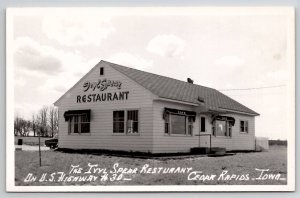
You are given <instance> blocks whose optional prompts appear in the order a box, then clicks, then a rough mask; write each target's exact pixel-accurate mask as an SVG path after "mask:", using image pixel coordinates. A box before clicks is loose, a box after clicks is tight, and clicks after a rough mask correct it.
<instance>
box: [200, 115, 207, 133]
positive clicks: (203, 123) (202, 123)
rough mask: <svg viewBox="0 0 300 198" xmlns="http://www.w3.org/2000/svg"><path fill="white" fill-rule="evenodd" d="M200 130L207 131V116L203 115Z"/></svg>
mask: <svg viewBox="0 0 300 198" xmlns="http://www.w3.org/2000/svg"><path fill="white" fill-rule="evenodd" d="M200 131H201V132H205V131H206V127H205V117H201V119H200Z"/></svg>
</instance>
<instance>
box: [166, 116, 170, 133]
mask: <svg viewBox="0 0 300 198" xmlns="http://www.w3.org/2000/svg"><path fill="white" fill-rule="evenodd" d="M165 116H166V117H165V133H166V134H169V133H170V114H168V113H167V114H166V115H165Z"/></svg>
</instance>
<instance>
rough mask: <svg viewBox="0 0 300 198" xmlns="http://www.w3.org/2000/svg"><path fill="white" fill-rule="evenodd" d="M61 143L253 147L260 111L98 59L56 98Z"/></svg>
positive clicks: (170, 149) (150, 148) (147, 148)
mask: <svg viewBox="0 0 300 198" xmlns="http://www.w3.org/2000/svg"><path fill="white" fill-rule="evenodd" d="M55 106H57V107H58V109H59V110H58V111H59V135H58V147H59V148H71V149H105V150H118V151H138V152H149V153H177V152H189V151H190V149H191V148H194V147H206V148H209V147H221V148H225V149H226V150H227V151H230V150H255V116H258V115H259V114H258V113H256V112H255V111H253V110H251V109H249V108H247V107H246V106H244V105H242V104H240V103H239V102H237V101H235V100H233V99H232V98H230V97H228V96H226V95H224V94H223V93H221V92H219V91H217V90H216V89H213V88H208V87H204V86H200V85H196V84H193V81H192V80H191V79H188V81H187V82H184V81H180V80H176V79H173V78H169V77H165V76H160V75H157V74H152V73H148V72H144V71H140V70H137V69H132V68H129V67H124V66H121V65H117V64H113V63H110V62H106V61H100V62H99V63H98V64H97V65H96V66H95V67H94V68H93V69H91V70H90V71H89V72H88V73H87V74H86V75H85V76H84V77H82V78H81V79H80V80H79V81H78V82H77V83H76V84H75V85H74V86H73V87H72V88H71V89H70V90H68V91H67V92H66V93H65V94H64V95H63V96H62V97H60V98H59V99H58V100H57V101H56V102H55Z"/></svg>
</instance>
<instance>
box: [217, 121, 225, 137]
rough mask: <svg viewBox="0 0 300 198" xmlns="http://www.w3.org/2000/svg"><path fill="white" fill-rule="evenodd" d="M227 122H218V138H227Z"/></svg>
mask: <svg viewBox="0 0 300 198" xmlns="http://www.w3.org/2000/svg"><path fill="white" fill-rule="evenodd" d="M225 133H226V122H225V121H220V120H217V121H216V134H217V136H225V135H226V134H225Z"/></svg>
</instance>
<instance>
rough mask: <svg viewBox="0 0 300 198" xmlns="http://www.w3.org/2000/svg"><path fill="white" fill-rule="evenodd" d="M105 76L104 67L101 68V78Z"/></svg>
mask: <svg viewBox="0 0 300 198" xmlns="http://www.w3.org/2000/svg"><path fill="white" fill-rule="evenodd" d="M103 75H104V67H100V76H103Z"/></svg>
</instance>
